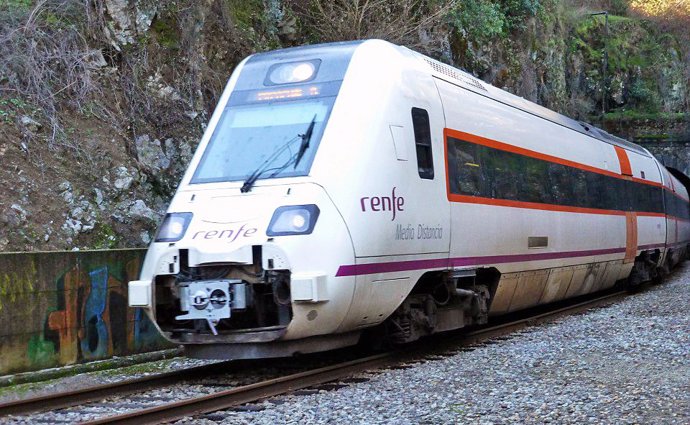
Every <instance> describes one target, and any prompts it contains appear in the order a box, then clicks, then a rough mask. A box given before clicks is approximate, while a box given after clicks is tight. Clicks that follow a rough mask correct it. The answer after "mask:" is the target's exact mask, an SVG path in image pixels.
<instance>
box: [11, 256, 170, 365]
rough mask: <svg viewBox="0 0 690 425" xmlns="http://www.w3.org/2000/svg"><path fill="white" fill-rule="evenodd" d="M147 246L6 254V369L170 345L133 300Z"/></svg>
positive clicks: (61, 362) (97, 357) (84, 359)
mask: <svg viewBox="0 0 690 425" xmlns="http://www.w3.org/2000/svg"><path fill="white" fill-rule="evenodd" d="M145 252H146V251H145V250H143V249H132V250H113V251H80V252H46V253H11V254H0V374H7V373H15V372H23V371H28V370H37V369H42V368H46V367H55V366H61V365H67V364H73V363H82V362H88V361H91V360H98V359H106V358H109V357H112V356H114V355H117V356H120V355H125V354H131V353H137V352H144V351H151V350H157V349H161V348H168V347H170V345H169V344H168V343H166V342H165V340H163V338H162V337H161V336H160V335H159V334H158V332H157V331H156V329H155V328H154V326H153V325H152V323H151V322H150V321H149V320H148V318H147V317H146V316H145V315H144V314H143V313H142V311H141V310H139V309H131V308H129V307H128V306H127V282H128V281H129V280H132V279H136V278H137V277H138V275H139V269H140V267H141V263H142V261H143V258H144V254H145Z"/></svg>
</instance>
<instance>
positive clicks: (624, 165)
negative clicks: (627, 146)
mask: <svg viewBox="0 0 690 425" xmlns="http://www.w3.org/2000/svg"><path fill="white" fill-rule="evenodd" d="M613 148H614V149H615V150H616V156H618V162H619V163H620V166H621V174H623V175H624V176H632V168H631V167H630V159H628V154H627V152H625V150H624V149H623V148H621V147H620V146H614V147H613Z"/></svg>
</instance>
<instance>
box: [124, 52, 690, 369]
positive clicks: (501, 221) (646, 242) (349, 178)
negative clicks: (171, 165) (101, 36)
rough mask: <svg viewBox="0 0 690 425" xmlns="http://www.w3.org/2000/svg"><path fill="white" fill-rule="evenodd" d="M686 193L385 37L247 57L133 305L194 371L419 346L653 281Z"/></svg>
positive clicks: (623, 150)
mask: <svg viewBox="0 0 690 425" xmlns="http://www.w3.org/2000/svg"><path fill="white" fill-rule="evenodd" d="M688 182H690V179H688V178H687V177H685V176H684V175H683V174H682V173H680V172H678V171H677V170H671V169H667V168H665V167H664V166H663V165H662V164H660V163H659V161H657V160H656V159H655V158H654V157H653V156H652V155H651V154H650V153H649V152H648V151H647V150H645V149H643V148H641V147H639V146H637V145H634V144H632V143H628V142H626V141H624V140H622V139H619V138H617V137H614V136H612V135H610V134H608V133H606V132H604V131H602V130H599V129H597V128H595V127H592V126H590V125H588V124H585V123H581V122H578V121H575V120H572V119H569V118H566V117H564V116H562V115H559V114H557V113H555V112H553V111H550V110H548V109H545V108H543V107H540V106H538V105H536V104H534V103H530V102H528V101H526V100H524V99H522V98H519V97H516V96H513V95H511V94H509V93H506V92H504V91H502V90H499V89H497V88H495V87H492V86H490V85H488V84H486V83H484V82H482V81H479V80H477V79H475V78H473V77H472V76H471V75H469V74H466V73H464V72H462V71H459V70H457V69H455V68H452V67H450V66H447V65H445V64H443V63H440V62H437V61H435V60H432V59H430V58H428V57H425V56H423V55H421V54H419V53H416V52H414V51H411V50H409V49H407V48H404V47H399V46H396V45H393V44H390V43H387V42H384V41H380V40H368V41H358V42H346V43H335V44H324V45H316V46H306V47H298V48H291V49H285V50H279V51H274V52H268V53H260V54H255V55H252V56H250V57H249V58H247V59H245V60H244V61H243V62H242V63H241V64H240V65H239V66H238V67H237V69H236V70H235V71H234V73H233V74H232V77H231V78H230V80H229V82H228V84H227V87H226V89H225V91H224V93H223V95H222V97H221V99H220V102H219V106H218V108H217V109H216V111H215V112H214V114H213V116H212V118H211V120H210V122H209V125H208V128H207V130H206V133H205V134H204V136H203V139H202V140H201V142H200V145H199V148H198V151H197V152H196V154H195V156H194V158H193V159H192V161H191V163H190V165H189V169H188V170H187V172H186V174H185V176H184V178H183V179H182V182H181V184H180V186H179V188H178V190H177V193H176V194H175V196H174V198H173V200H172V202H171V205H170V208H169V210H168V213H167V215H166V216H165V219H164V221H163V223H162V225H161V227H160V229H159V232H158V235H157V237H156V239H155V241H154V242H153V243H152V244H151V246H150V248H149V250H148V253H147V256H146V260H145V262H144V265H143V270H142V272H141V277H140V280H137V281H132V282H130V283H129V303H130V305H131V306H133V307H141V308H144V309H145V310H146V312H147V313H148V315H149V317H150V318H151V319H152V320H153V321H154V322H155V323H156V325H157V326H158V327H159V329H160V331H161V332H162V333H163V335H165V336H166V337H167V338H168V339H169V340H171V341H173V342H175V343H179V344H184V345H185V347H186V350H187V352H188V354H189V355H192V356H198V357H214V358H253V357H275V356H287V355H292V354H295V353H300V352H302V353H306V352H314V351H323V350H329V349H333V348H337V347H343V346H347V345H352V344H355V343H357V342H358V340H359V339H360V337H362V335H363V334H364V332H365V331H367V330H369V331H370V330H371V329H372V328H373V329H377V330H378V331H380V332H382V333H381V335H384V334H385V335H386V336H387V337H388V338H390V339H391V340H392V341H393V342H407V341H412V340H415V339H418V338H420V337H422V336H424V335H428V334H432V333H436V332H440V331H446V330H450V329H457V328H461V327H464V326H468V325H473V324H480V323H484V322H486V321H487V320H488V318H489V317H490V316H495V315H501V314H505V313H509V312H513V311H516V310H520V309H525V308H528V307H531V306H535V305H538V304H545V303H552V302H555V301H558V300H562V299H565V298H569V297H575V296H578V295H583V294H587V293H591V292H595V291H600V290H603V289H606V288H610V287H612V286H613V285H615V284H617V283H621V282H627V284H628V285H637V284H639V283H640V282H644V281H649V280H653V279H655V278H657V277H658V276H660V275H661V274H663V273H665V272H667V271H668V270H669V269H670V268H671V267H672V266H674V265H675V264H676V263H678V262H679V261H680V260H681V259H682V258H683V257H684V256H685V254H686V251H687V247H688V243H689V242H690V208H689V204H688V190H687V187H686V185H687V184H688ZM384 331H385V332H384Z"/></svg>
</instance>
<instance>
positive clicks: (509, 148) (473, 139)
mask: <svg viewBox="0 0 690 425" xmlns="http://www.w3.org/2000/svg"><path fill="white" fill-rule="evenodd" d="M443 134H444V136H445V137H444V138H445V139H446V140H445V143H446V145H445V147H446V152H447V151H448V146H447V143H448V141H447V139H448V136H450V137H453V138H456V139H461V140H464V141H466V142H470V143H475V144H478V145H482V146H488V147H490V148H494V149H499V150H502V151H506V152H513V153H516V154H519V155H523V156H529V157H532V158H537V159H541V160H543V161H548V162H553V163H555V164H561V165H565V166H567V167H572V168H578V169H580V170H584V171H589V172H592V173H597V174H602V175H605V176H609V177H615V178H618V179H621V178H622V177H621V175H620V174H618V173H614V172H611V171H608V170H603V169H601V168H596V167H592V166H590V165H585V164H581V163H579V162H575V161H570V160H567V159H563V158H559V157H556V156H552V155H547V154H543V153H541V152H536V151H533V150H530V149H525V148H520V147H517V146H514V145H509V144H507V143H503V142H499V141H496V140H492V139H487V138H485V137H481V136H477V135H475V134H471V133H465V132H463V131H458V130H452V129H450V128H446V129H444V131H443ZM626 158H627V157H626ZM446 164H448V161H447V158H446ZM628 164H629V162H628ZM447 168H448V167H447V165H446V175H447V174H448V170H447ZM634 180H635V181H637V182H638V183H643V184H647V185H650V186H657V187H661V186H663V185H662V184H661V183H657V182H653V181H649V180H643V179H635V178H634Z"/></svg>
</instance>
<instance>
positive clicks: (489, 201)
mask: <svg viewBox="0 0 690 425" xmlns="http://www.w3.org/2000/svg"><path fill="white" fill-rule="evenodd" d="M448 200H449V201H451V202H459V203H465V204H478V205H495V206H500V207H511V208H522V209H532V210H543V211H556V212H573V213H581V214H599V215H619V216H624V215H626V214H628V213H629V212H630V211H619V210H605V209H598V208H584V207H571V206H567V205H555V204H541V203H538V202H524V201H511V200H507V199H494V198H484V197H481V196H470V195H456V194H454V193H450V194H448ZM633 212H634V213H635V214H636V215H637V216H638V217H640V216H642V217H660V218H664V217H666V214H664V213H658V212H637V211H633Z"/></svg>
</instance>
